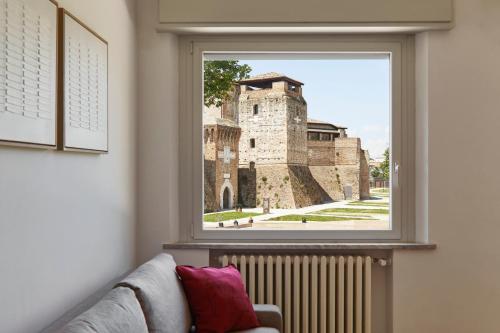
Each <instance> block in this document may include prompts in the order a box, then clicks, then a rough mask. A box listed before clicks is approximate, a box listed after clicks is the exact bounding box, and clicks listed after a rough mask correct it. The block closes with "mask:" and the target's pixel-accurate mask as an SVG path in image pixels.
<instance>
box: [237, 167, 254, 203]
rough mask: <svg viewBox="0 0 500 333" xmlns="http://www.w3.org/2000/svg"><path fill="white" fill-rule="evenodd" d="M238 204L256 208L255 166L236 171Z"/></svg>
mask: <svg viewBox="0 0 500 333" xmlns="http://www.w3.org/2000/svg"><path fill="white" fill-rule="evenodd" d="M238 203H240V204H241V205H242V206H243V207H257V171H256V170H255V166H253V167H251V166H249V167H248V168H241V167H240V168H239V169H238Z"/></svg>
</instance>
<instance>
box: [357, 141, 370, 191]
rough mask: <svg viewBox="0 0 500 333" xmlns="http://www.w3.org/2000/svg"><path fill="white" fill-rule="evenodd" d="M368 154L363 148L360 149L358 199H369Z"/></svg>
mask: <svg viewBox="0 0 500 333" xmlns="http://www.w3.org/2000/svg"><path fill="white" fill-rule="evenodd" d="M369 159H370V157H369V155H368V153H367V152H366V151H365V150H361V158H360V170H359V178H360V185H359V196H360V199H370V166H369V163H370V162H369Z"/></svg>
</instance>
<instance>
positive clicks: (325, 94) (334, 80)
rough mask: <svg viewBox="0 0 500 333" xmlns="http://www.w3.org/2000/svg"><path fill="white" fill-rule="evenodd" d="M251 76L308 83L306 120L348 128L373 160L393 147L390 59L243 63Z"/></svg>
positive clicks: (304, 89)
mask: <svg viewBox="0 0 500 333" xmlns="http://www.w3.org/2000/svg"><path fill="white" fill-rule="evenodd" d="M240 63H246V64H248V65H250V66H251V67H252V73H251V75H257V74H262V73H267V72H279V73H282V74H285V75H286V76H289V77H291V78H293V79H296V80H298V81H301V82H303V83H304V87H303V95H304V98H305V99H306V101H307V111H308V117H309V118H314V119H318V120H324V121H328V122H331V123H334V124H340V125H343V126H346V127H348V130H347V131H348V132H347V133H348V135H349V136H351V137H360V138H361V144H362V146H363V148H364V149H368V150H369V152H370V156H371V157H372V158H378V157H381V156H382V154H383V152H384V150H385V149H386V148H387V147H388V146H389V128H390V61H389V59H335V60H241V61H240Z"/></svg>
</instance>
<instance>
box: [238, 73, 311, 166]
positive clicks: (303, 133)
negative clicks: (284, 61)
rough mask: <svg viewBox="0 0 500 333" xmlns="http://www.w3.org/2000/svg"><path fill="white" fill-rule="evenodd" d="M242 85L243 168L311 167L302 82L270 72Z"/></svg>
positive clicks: (240, 118) (239, 118) (240, 119)
mask: <svg viewBox="0 0 500 333" xmlns="http://www.w3.org/2000/svg"><path fill="white" fill-rule="evenodd" d="M239 83H240V95H239V107H238V115H237V117H238V118H237V119H238V120H237V121H238V125H239V126H240V127H241V140H240V145H239V147H240V166H242V167H248V165H249V163H250V162H255V164H256V166H259V165H276V164H283V165H307V104H306V101H305V100H304V98H303V97H302V85H303V84H302V83H301V82H299V81H296V80H294V79H291V78H289V77H286V76H284V75H282V74H278V73H268V74H264V75H259V76H254V77H252V78H249V79H246V80H242V81H240V82H239Z"/></svg>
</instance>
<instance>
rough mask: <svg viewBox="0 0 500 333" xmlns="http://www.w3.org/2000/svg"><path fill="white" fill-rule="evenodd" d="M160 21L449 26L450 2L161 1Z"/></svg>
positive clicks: (439, 0) (266, 24)
mask: <svg viewBox="0 0 500 333" xmlns="http://www.w3.org/2000/svg"><path fill="white" fill-rule="evenodd" d="M159 20H160V23H161V24H164V25H169V24H170V25H184V26H189V25H191V26H225V27H228V26H229V27H230V26H242V25H245V26H269V27H273V26H274V27H276V26H286V25H292V26H293V25H298V26H304V25H306V26H328V25H339V26H350V25H355V26H356V25H357V26H363V25H369V26H394V25H400V26H411V25H414V26H420V27H425V26H428V27H434V28H435V27H436V26H439V25H447V26H451V24H452V22H453V0H418V1H415V0H377V1H373V0H329V1H324V0H307V1H304V0H302V1H298V0H274V1H268V0H250V1H241V0H240V1H227V0H204V1H199V0H184V1H177V0H159Z"/></svg>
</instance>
